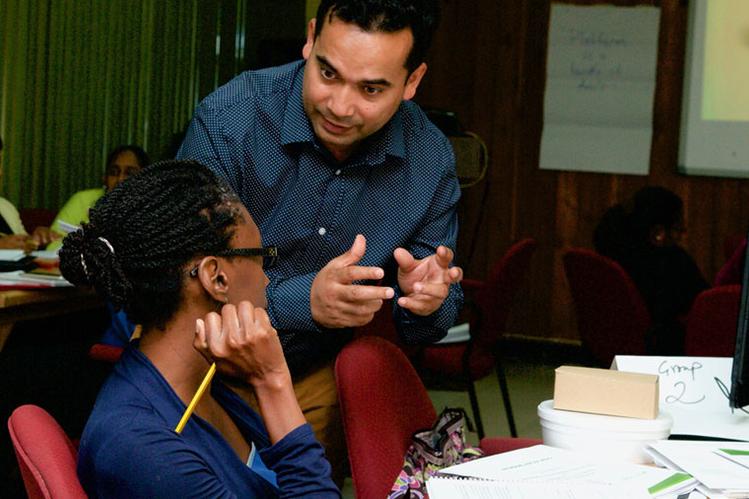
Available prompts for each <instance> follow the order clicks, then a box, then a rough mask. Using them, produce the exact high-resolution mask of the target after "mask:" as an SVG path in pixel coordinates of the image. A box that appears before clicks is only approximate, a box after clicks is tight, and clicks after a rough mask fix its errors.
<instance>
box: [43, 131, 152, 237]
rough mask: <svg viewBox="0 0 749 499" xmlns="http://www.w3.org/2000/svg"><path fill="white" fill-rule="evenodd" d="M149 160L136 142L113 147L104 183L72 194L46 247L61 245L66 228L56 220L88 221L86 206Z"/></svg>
mask: <svg viewBox="0 0 749 499" xmlns="http://www.w3.org/2000/svg"><path fill="white" fill-rule="evenodd" d="M150 163H151V159H150V158H149V157H148V154H147V153H146V151H144V150H143V149H142V148H140V147H139V146H136V145H132V144H129V145H121V146H117V147H115V148H114V149H113V150H112V151H111V152H110V153H109V155H108V156H107V166H106V169H105V170H104V185H103V186H102V187H97V188H96V189H87V190H84V191H78V192H76V193H75V194H73V195H72V196H71V197H70V199H68V202H67V203H65V205H64V206H63V207H62V209H61V210H60V212H59V213H58V214H57V216H56V217H55V220H54V222H52V227H51V229H52V231H53V232H55V233H56V234H58V235H59V237H60V239H59V240H58V241H55V242H54V243H52V244H50V245H49V246H48V247H47V249H48V250H57V249H58V248H60V246H62V238H63V237H65V234H67V231H65V230H64V229H63V228H62V227H60V222H61V221H63V222H66V223H68V224H71V225H80V224H81V223H83V222H88V210H90V209H91V208H92V207H93V206H94V204H96V202H97V201H98V200H99V198H100V197H102V196H103V195H104V194H106V193H107V192H109V191H111V190H112V189H114V188H115V186H117V184H119V183H120V182H122V181H123V180H125V179H126V178H128V177H129V176H130V175H134V174H136V173H138V172H139V171H140V170H141V169H143V168H144V167H145V166H147V165H148V164H150Z"/></svg>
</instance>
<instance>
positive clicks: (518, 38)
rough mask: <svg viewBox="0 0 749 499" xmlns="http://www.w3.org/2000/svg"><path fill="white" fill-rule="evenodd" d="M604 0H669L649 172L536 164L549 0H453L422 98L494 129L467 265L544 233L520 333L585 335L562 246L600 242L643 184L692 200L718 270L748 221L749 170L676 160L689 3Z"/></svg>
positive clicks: (475, 126) (488, 135)
mask: <svg viewBox="0 0 749 499" xmlns="http://www.w3.org/2000/svg"><path fill="white" fill-rule="evenodd" d="M566 3H575V4H597V3H604V2H597V1H594V0H590V1H568V2H566ZM606 3H608V4H616V5H621V6H632V5H640V4H644V5H653V4H658V5H660V9H661V18H660V36H659V42H658V71H657V81H656V92H655V104H654V115H653V142H652V150H651V162H650V174H649V175H648V176H627V175H611V174H596V173H574V172H554V171H542V170H539V169H538V158H539V147H540V141H541V131H542V127H543V92H544V84H545V73H546V44H547V33H548V24H549V12H550V2H549V0H443V20H442V23H441V26H440V29H439V32H438V34H437V37H436V39H435V41H434V44H433V47H432V52H431V54H430V57H429V61H428V64H429V71H428V73H427V77H426V79H425V80H424V82H423V83H422V86H421V87H420V89H419V95H418V98H417V100H418V102H419V103H420V104H422V105H423V106H429V107H436V108H443V109H449V110H452V111H455V112H456V113H457V115H458V117H459V118H460V120H461V122H462V123H463V125H464V127H465V128H466V129H468V130H471V131H474V132H476V133H478V134H479V135H480V136H481V137H483V138H484V140H485V141H486V143H487V145H488V147H489V152H490V157H491V161H490V167H489V171H488V173H487V176H486V178H485V180H484V181H483V182H482V183H481V184H479V185H477V186H475V187H471V188H469V189H466V190H464V192H463V199H462V201H461V207H460V222H461V235H460V240H459V247H458V251H459V257H458V258H459V262H460V264H461V265H463V266H464V268H465V270H466V275H467V276H469V277H483V276H484V275H485V274H486V272H487V270H488V268H489V266H490V264H491V263H492V262H493V261H494V260H495V259H496V258H498V257H499V255H501V254H502V253H503V252H504V251H505V250H506V249H507V248H508V247H509V246H510V244H512V242H514V241H516V240H517V239H520V238H522V237H525V236H533V237H535V238H536V239H537V240H538V241H539V249H538V252H537V254H536V256H535V257H534V261H533V268H532V272H531V278H530V285H529V286H528V289H527V290H526V291H524V293H523V295H522V296H521V299H520V300H518V303H517V307H516V309H515V312H514V314H513V319H512V321H511V326H510V327H509V330H510V332H511V333H515V334H522V335H527V336H532V337H540V338H547V339H551V340H561V341H576V340H577V339H578V334H577V330H576V324H575V320H574V312H573V309H572V306H571V298H570V296H569V291H568V288H567V282H566V280H565V277H564V272H563V269H562V265H561V255H562V252H563V251H564V250H565V249H566V248H568V247H571V246H586V247H592V242H591V238H592V232H593V228H594V226H595V224H596V222H597V221H598V219H599V217H600V216H601V214H602V213H603V211H604V210H605V209H606V208H607V207H608V206H610V205H612V204H614V203H616V202H619V201H621V200H623V199H624V198H626V197H628V196H629V195H631V194H632V193H634V192H635V191H636V190H637V189H639V188H640V187H642V186H645V185H648V184H658V185H663V186H665V187H667V188H669V189H671V190H673V191H675V192H676V193H678V194H679V195H680V196H681V197H682V199H684V203H685V215H686V223H687V227H688V232H687V234H686V235H685V239H684V241H683V244H684V246H685V247H686V248H687V250H688V251H689V252H690V253H691V254H692V255H693V256H694V258H695V260H696V261H697V264H698V265H699V266H700V268H701V269H702V271H703V273H704V275H705V276H706V278H707V279H708V280H711V279H712V278H713V276H714V274H715V272H716V271H717V270H718V269H719V268H720V266H721V264H722V263H723V261H724V256H723V240H724V238H725V237H726V236H728V235H732V234H736V233H741V232H743V231H745V230H746V229H747V226H749V181H747V180H735V179H721V178H707V177H688V176H683V175H680V174H679V173H677V171H676V164H677V157H678V140H679V118H680V108H681V96H682V76H683V72H684V49H685V35H686V33H685V30H686V23H687V7H686V2H684V1H683V0H662V1H660V2H652V1H650V2H648V1H635V0H630V1H627V0H620V1H614V2H606Z"/></svg>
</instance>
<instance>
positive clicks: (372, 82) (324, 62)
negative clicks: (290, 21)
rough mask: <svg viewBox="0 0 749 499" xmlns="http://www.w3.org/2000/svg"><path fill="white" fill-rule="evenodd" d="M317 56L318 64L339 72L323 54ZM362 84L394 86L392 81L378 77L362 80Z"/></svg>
mask: <svg viewBox="0 0 749 499" xmlns="http://www.w3.org/2000/svg"><path fill="white" fill-rule="evenodd" d="M315 58H316V59H317V62H318V64H320V65H321V66H325V67H326V68H327V69H329V70H331V71H333V72H334V73H336V74H338V70H337V69H336V68H335V66H333V65H332V64H331V63H330V62H329V61H328V60H327V59H326V58H325V56H322V55H316V56H315ZM361 83H362V85H379V86H381V87H392V86H393V84H392V83H390V82H389V81H388V80H386V79H385V78H378V79H376V80H364V81H362V82H361Z"/></svg>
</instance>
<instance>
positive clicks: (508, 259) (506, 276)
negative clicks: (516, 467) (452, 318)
mask: <svg viewBox="0 0 749 499" xmlns="http://www.w3.org/2000/svg"><path fill="white" fill-rule="evenodd" d="M537 246H538V244H537V243H536V241H535V240H534V239H530V238H528V239H523V240H521V241H518V242H516V243H515V244H513V245H512V246H511V247H510V248H509V249H508V250H507V251H506V252H505V254H504V255H503V256H502V258H500V259H499V260H498V261H497V262H496V263H495V264H494V266H493V267H492V269H491V271H490V272H489V278H488V279H487V280H486V281H478V280H473V279H465V280H463V283H462V284H463V289H464V290H465V292H466V296H467V300H466V303H467V304H469V305H471V309H470V312H471V315H470V324H469V332H470V337H469V338H468V339H466V340H464V341H459V342H456V343H438V344H435V345H431V346H429V347H426V348H424V351H423V355H422V356H421V357H420V358H419V359H418V366H419V368H420V369H425V370H426V371H429V372H431V373H437V374H438V375H440V376H445V377H448V378H450V379H462V380H464V382H465V387H466V388H467V390H468V395H469V397H470V400H471V409H472V410H473V417H474V420H475V423H476V429H477V430H478V435H479V438H483V437H484V425H483V422H482V421H481V413H480V412H479V405H478V398H477V397H476V389H475V387H474V384H473V383H474V381H475V380H478V379H481V378H483V377H484V376H487V375H488V374H490V373H491V372H492V370H494V369H496V372H497V378H498V380H499V387H500V391H501V393H502V401H503V403H504V406H505V413H506V415H507V423H508V426H509V428H510V434H511V435H512V436H513V437H516V436H517V430H516V428H515V419H514V417H513V415H512V406H511V405H510V393H509V389H508V387H507V379H506V377H505V373H504V369H503V367H502V361H501V357H502V355H501V348H500V341H501V340H502V335H503V334H504V332H505V327H506V324H507V317H508V316H509V313H510V309H511V307H512V304H513V300H514V298H515V296H516V294H517V292H518V290H519V289H520V287H521V286H522V284H523V283H524V281H525V278H526V275H527V274H528V269H529V268H530V263H531V258H532V256H533V253H534V252H535V251H536V247H537Z"/></svg>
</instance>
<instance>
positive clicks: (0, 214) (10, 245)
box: [0, 138, 59, 250]
mask: <svg viewBox="0 0 749 499" xmlns="http://www.w3.org/2000/svg"><path fill="white" fill-rule="evenodd" d="M2 174H3V139H2V138H0V178H2ZM58 237H59V236H57V235H56V234H54V233H53V232H51V231H50V230H49V227H37V228H36V229H34V233H33V234H31V235H29V234H28V233H26V229H25V228H24V226H23V222H21V216H20V215H19V214H18V210H17V209H16V207H15V206H13V203H11V202H10V201H8V200H7V199H5V198H3V197H0V249H23V250H35V249H37V248H41V247H44V246H47V245H48V244H49V243H50V242H52V241H53V240H54V239H57V238H58Z"/></svg>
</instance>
